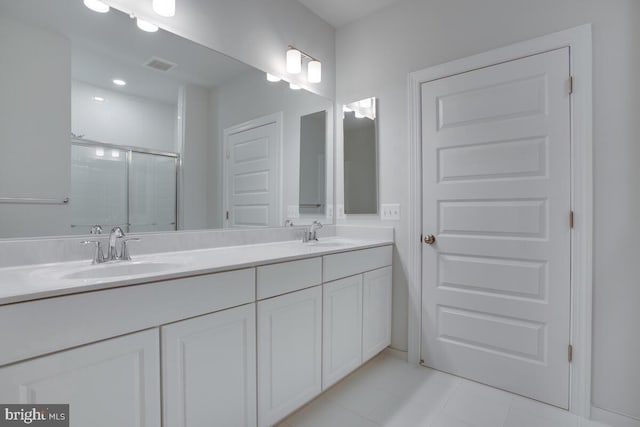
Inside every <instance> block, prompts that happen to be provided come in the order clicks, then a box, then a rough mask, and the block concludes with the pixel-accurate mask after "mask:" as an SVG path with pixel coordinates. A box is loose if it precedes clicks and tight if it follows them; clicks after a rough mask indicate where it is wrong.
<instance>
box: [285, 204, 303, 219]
mask: <svg viewBox="0 0 640 427" xmlns="http://www.w3.org/2000/svg"><path fill="white" fill-rule="evenodd" d="M287 218H300V209H298V207H297V206H293V205H290V206H287Z"/></svg>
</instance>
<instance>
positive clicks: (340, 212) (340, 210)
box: [336, 205, 346, 219]
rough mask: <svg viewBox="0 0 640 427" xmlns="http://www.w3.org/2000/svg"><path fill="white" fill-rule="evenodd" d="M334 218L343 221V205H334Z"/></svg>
mask: <svg viewBox="0 0 640 427" xmlns="http://www.w3.org/2000/svg"><path fill="white" fill-rule="evenodd" d="M336 218H338V219H345V218H346V216H345V214H344V205H336Z"/></svg>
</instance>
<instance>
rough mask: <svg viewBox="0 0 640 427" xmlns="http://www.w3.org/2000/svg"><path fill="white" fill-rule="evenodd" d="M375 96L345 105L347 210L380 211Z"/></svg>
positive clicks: (374, 212) (347, 212)
mask: <svg viewBox="0 0 640 427" xmlns="http://www.w3.org/2000/svg"><path fill="white" fill-rule="evenodd" d="M376 104H377V102H376V98H366V99H363V100H360V101H357V102H352V103H351V104H347V105H345V106H344V108H343V111H344V120H343V136H344V137H343V147H344V148H343V150H344V212H345V214H348V215H349V214H377V213H378V126H377V121H376V120H377V118H376V115H377V110H376Z"/></svg>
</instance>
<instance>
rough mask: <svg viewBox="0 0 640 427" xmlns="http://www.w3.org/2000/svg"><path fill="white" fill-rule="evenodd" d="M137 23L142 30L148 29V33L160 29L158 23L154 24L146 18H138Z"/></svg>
mask: <svg viewBox="0 0 640 427" xmlns="http://www.w3.org/2000/svg"><path fill="white" fill-rule="evenodd" d="M136 25H137V26H138V28H140V29H141V30H142V31H146V32H147V33H155V32H156V31H158V26H157V25H155V24H152V23H151V22H149V21H145V20H144V19H141V18H136Z"/></svg>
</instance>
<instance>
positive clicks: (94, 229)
mask: <svg viewBox="0 0 640 427" xmlns="http://www.w3.org/2000/svg"><path fill="white" fill-rule="evenodd" d="M91 234H102V226H101V225H100V224H96V225H94V226H92V227H91Z"/></svg>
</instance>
